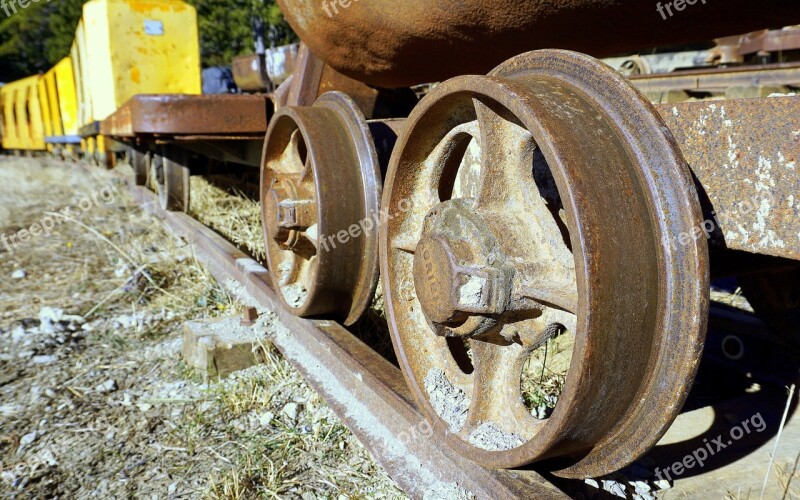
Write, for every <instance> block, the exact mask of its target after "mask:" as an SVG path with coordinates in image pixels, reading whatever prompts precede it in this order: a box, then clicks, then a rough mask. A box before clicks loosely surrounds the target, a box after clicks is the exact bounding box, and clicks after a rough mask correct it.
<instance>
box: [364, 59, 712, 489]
mask: <svg viewBox="0 0 800 500" xmlns="http://www.w3.org/2000/svg"><path fill="white" fill-rule="evenodd" d="M472 141H475V142H477V143H478V144H479V147H480V162H479V163H480V165H479V168H478V173H477V174H476V175H475V177H476V179H475V181H474V182H473V183H472V184H470V183H469V182H467V183H463V182H462V184H464V185H463V186H462V184H458V185H456V180H457V179H458V178H459V175H460V174H459V173H458V172H459V170H463V169H464V168H465V165H466V163H465V160H464V152H465V151H466V150H467V149H468V147H469V144H470V142H472ZM404 204H405V205H406V206H410V207H411V208H410V209H408V210H401V209H400V207H401V206H402V205H404ZM383 209H384V210H385V211H386V212H388V213H392V214H397V216H396V217H394V218H392V219H390V220H389V221H388V222H387V223H386V224H384V225H383V226H382V228H381V233H380V244H381V273H382V277H383V286H384V296H385V298H386V303H387V307H388V310H387V316H388V318H389V323H390V330H391V334H392V341H393V343H394V345H395V350H396V352H397V355H398V359H399V360H400V363H401V366H402V368H403V372H404V375H405V376H406V379H407V381H408V383H409V384H410V386H411V388H412V391H413V392H414V394H415V396H416V398H417V400H418V401H419V403H420V405H421V407H422V408H423V411H424V412H425V413H426V415H427V416H428V418H429V419H430V420H431V421H432V422H433V423H434V428H435V429H436V431H437V433H439V434H440V435H442V436H444V437H445V439H446V441H447V442H448V444H449V445H450V446H451V447H453V448H454V449H455V450H456V451H458V452H459V453H460V454H462V455H464V456H468V457H470V458H472V459H473V460H475V461H477V462H479V463H481V464H483V465H486V466H488V467H493V468H497V467H499V468H510V467H518V466H522V465H526V464H529V463H531V462H534V461H540V460H543V459H550V458H552V459H556V458H558V459H559V460H558V461H555V462H551V467H552V468H554V469H555V470H556V472H555V473H556V474H558V475H560V476H564V477H597V476H602V475H604V474H607V473H610V472H612V471H614V470H618V469H620V468H622V467H624V466H625V465H627V464H629V463H631V462H632V461H633V460H635V459H636V458H637V457H639V456H641V455H642V454H643V453H644V452H646V451H647V450H648V449H649V448H650V447H651V446H653V445H654V444H655V443H656V441H657V440H658V439H659V438H660V437H661V436H662V435H663V433H664V432H666V429H667V428H668V426H669V425H670V424H671V422H672V421H673V420H674V417H675V416H677V413H678V411H679V410H680V408H681V406H682V403H683V401H684V400H685V398H686V396H687V394H688V391H689V388H690V386H691V383H692V381H693V379H694V375H695V373H696V369H697V365H698V362H699V359H700V355H701V351H702V344H703V338H704V335H705V324H706V320H707V308H708V294H709V291H708V290H709V289H708V280H709V278H708V252H707V248H706V247H705V246H704V242H696V241H694V240H692V241H690V243H689V244H687V245H683V246H674V245H672V246H671V245H670V244H669V241H671V238H669V237H668V236H673V235H675V234H679V233H681V232H684V231H689V232H691V229H692V228H693V227H698V226H699V224H700V223H701V221H702V215H701V211H700V206H699V203H698V199H697V194H696V192H695V190H694V185H693V183H692V180H691V176H690V173H689V171H688V168H687V167H686V165H685V162H684V160H683V159H682V156H681V154H680V152H679V150H678V147H677V145H676V144H675V142H674V140H673V139H672V137H671V136H670V135H669V133H668V132H667V131H666V127H665V126H664V124H663V123H662V121H661V120H660V118H659V117H658V115H657V114H656V112H655V111H654V109H653V108H652V106H651V105H650V104H649V103H648V102H647V101H646V100H645V99H644V98H643V97H642V96H641V95H640V94H639V93H638V92H637V91H635V90H634V89H633V88H632V87H631V86H629V84H628V83H627V82H626V81H625V80H624V79H622V78H621V77H620V76H619V75H618V74H617V73H616V72H614V71H613V70H611V69H610V68H608V67H606V66H605V65H602V64H601V63H599V62H597V61H596V60H594V59H592V58H590V57H588V56H583V55H580V54H575V53H571V52H566V51H538V52H532V53H528V54H523V55H521V56H519V57H516V58H514V59H512V60H510V61H508V62H507V63H505V64H503V65H501V66H500V67H498V68H497V69H496V70H494V71H493V72H492V73H490V75H489V76H488V77H476V76H470V77H460V78H454V79H452V80H449V81H447V82H444V83H442V84H440V85H439V86H438V87H437V88H436V89H434V90H433V91H432V93H431V94H429V95H428V96H427V97H426V98H425V99H423V101H422V102H421V103H420V105H419V106H418V107H417V109H415V110H414V112H413V113H412V114H411V117H410V118H409V120H408V122H407V125H406V129H405V132H404V133H403V134H402V135H401V137H400V139H399V141H398V144H397V146H396V147H395V151H394V154H393V157H392V161H391V165H390V168H389V173H388V176H387V181H386V191H385V195H384V199H383ZM563 329H573V330H574V335H575V343H574V347H573V350H572V359H571V362H570V364H569V370H568V372H567V375H566V382H565V384H564V388H563V391H562V392H561V395H560V398H559V400H558V403H557V404H556V405H555V408H554V410H553V412H552V414H551V415H550V416H549V418H546V419H541V420H540V419H537V418H534V417H533V416H532V415H531V412H530V411H529V410H528V409H526V408H525V406H524V405H523V399H522V394H521V389H520V382H521V377H522V368H523V363H524V360H525V359H526V356H528V355H529V353H530V352H531V351H532V350H533V349H536V348H537V347H539V346H541V345H542V344H543V343H545V342H547V341H548V339H549V338H550V337H551V336H553V335H554V333H556V332H557V331H559V330H563ZM462 344H463V345H462ZM459 345H461V347H458V346H459ZM454 346H456V347H455V348H454ZM464 349H467V352H466V354H468V355H469V358H470V359H469V360H467V361H466V362H465V360H464V358H465V353H464ZM459 358H461V359H459Z"/></svg>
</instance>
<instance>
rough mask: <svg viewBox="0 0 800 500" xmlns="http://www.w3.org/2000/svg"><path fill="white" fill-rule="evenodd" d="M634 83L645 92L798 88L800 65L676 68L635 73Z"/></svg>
mask: <svg viewBox="0 0 800 500" xmlns="http://www.w3.org/2000/svg"><path fill="white" fill-rule="evenodd" d="M631 83H633V84H634V85H635V86H636V87H637V88H639V90H641V91H643V92H666V91H669V90H684V91H693V92H724V91H725V90H726V89H728V88H730V87H741V86H751V85H762V86H766V85H769V86H791V87H797V86H800V64H797V63H791V64H789V63H787V64H766V65H758V66H742V67H738V68H719V69H697V70H690V71H676V72H674V73H669V74H662V75H642V76H632V77H631Z"/></svg>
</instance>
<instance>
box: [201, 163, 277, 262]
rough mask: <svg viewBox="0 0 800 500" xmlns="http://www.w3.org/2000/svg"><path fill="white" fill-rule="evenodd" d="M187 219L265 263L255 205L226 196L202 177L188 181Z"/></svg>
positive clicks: (235, 194) (255, 203) (248, 200)
mask: <svg viewBox="0 0 800 500" xmlns="http://www.w3.org/2000/svg"><path fill="white" fill-rule="evenodd" d="M191 189H192V192H191V199H192V202H191V208H190V213H191V215H192V216H193V217H194V218H196V219H197V220H199V221H200V222H202V223H203V224H205V225H206V226H208V227H211V228H213V229H214V230H215V231H217V232H218V233H220V234H221V235H223V236H225V237H226V238H227V239H228V240H229V241H231V242H233V243H234V244H235V245H237V246H239V247H240V248H242V249H244V250H245V251H247V252H248V253H249V254H250V255H252V256H253V258H255V259H256V260H259V261H261V262H262V263H263V262H266V257H267V254H266V250H265V249H264V232H263V229H262V227H261V209H260V206H259V203H258V201H256V200H251V199H248V198H247V197H245V196H242V194H241V193H237V192H233V193H232V192H228V191H226V190H224V189H221V188H219V187H217V186H215V185H213V184H211V183H210V182H208V181H207V180H206V179H203V178H202V177H192V187H191Z"/></svg>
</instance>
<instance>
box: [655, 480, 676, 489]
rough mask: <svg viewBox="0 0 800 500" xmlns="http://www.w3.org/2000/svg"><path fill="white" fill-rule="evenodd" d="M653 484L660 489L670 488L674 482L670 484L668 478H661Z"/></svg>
mask: <svg viewBox="0 0 800 500" xmlns="http://www.w3.org/2000/svg"><path fill="white" fill-rule="evenodd" d="M653 484H654V485H655V487H656V488H658V489H659V490H668V489H670V488H672V484H670V482H669V481H667V480H666V479H659V480H658V481H653Z"/></svg>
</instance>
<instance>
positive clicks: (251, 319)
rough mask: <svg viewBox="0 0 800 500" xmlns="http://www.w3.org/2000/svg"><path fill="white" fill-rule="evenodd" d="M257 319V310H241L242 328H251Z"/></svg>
mask: <svg viewBox="0 0 800 500" xmlns="http://www.w3.org/2000/svg"><path fill="white" fill-rule="evenodd" d="M257 319H258V309H256V308H255V307H251V306H248V307H244V308H243V309H242V319H241V321H240V324H241V325H242V326H253V325H255V324H256V320H257Z"/></svg>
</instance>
